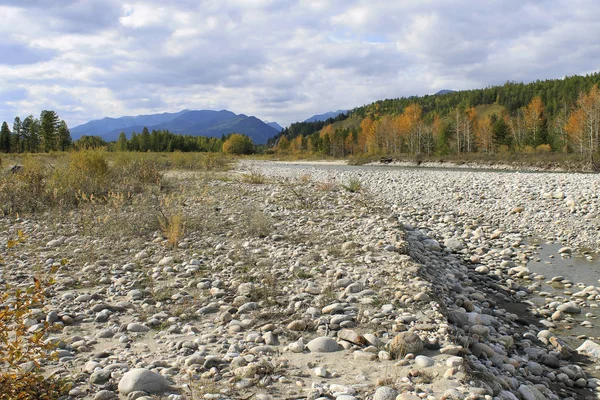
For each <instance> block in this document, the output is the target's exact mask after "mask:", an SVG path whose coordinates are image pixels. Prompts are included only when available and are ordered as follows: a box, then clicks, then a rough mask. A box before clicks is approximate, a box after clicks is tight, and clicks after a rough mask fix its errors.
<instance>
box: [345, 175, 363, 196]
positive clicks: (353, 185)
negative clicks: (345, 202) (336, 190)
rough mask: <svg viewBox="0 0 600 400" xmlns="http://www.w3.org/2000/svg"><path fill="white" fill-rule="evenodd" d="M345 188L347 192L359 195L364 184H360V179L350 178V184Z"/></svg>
mask: <svg viewBox="0 0 600 400" xmlns="http://www.w3.org/2000/svg"><path fill="white" fill-rule="evenodd" d="M343 186H344V188H345V189H346V190H347V191H349V192H351V193H358V192H360V191H361V190H362V183H361V182H360V179H358V178H354V177H353V178H350V179H349V180H348V184H347V185H343Z"/></svg>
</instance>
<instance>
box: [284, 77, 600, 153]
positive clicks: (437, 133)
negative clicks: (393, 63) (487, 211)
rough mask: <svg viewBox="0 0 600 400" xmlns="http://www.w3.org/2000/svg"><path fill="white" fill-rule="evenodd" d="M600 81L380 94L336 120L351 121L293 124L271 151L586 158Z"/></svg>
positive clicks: (598, 121) (599, 119)
mask: <svg viewBox="0 0 600 400" xmlns="http://www.w3.org/2000/svg"><path fill="white" fill-rule="evenodd" d="M599 83H600V75H599V74H592V75H588V76H585V77H570V78H565V79H563V80H550V81H543V82H542V81H538V82H534V83H531V84H528V85H525V84H522V83H521V84H516V83H507V84H505V85H504V86H498V87H490V88H486V89H478V90H470V91H462V92H453V93H449V94H444V95H434V96H422V97H411V98H402V99H394V100H381V101H378V102H375V103H372V104H370V105H367V106H363V107H359V108H356V109H354V110H352V111H350V112H348V114H347V115H345V116H344V117H343V118H340V121H341V120H343V119H344V118H345V119H348V118H350V120H351V121H353V123H346V122H344V123H336V122H335V121H333V122H331V121H330V122H328V123H321V124H316V123H301V125H298V126H295V124H292V126H291V127H290V129H288V130H287V132H285V131H284V132H282V134H281V135H280V136H279V137H278V138H277V143H276V145H275V151H276V152H279V153H293V154H298V153H304V152H307V153H321V154H324V155H331V156H335V157H345V156H349V155H357V154H372V155H374V154H382V155H384V154H385V155H390V156H391V155H399V154H412V155H420V154H427V155H447V154H459V153H472V152H481V153H498V152H500V153H502V152H536V151H537V152H540V151H543V152H549V151H555V152H577V153H580V154H582V155H589V156H591V155H593V154H594V153H597V152H598V151H599V143H600V137H599V136H600V91H599V89H598V84H599ZM311 124H312V125H311ZM311 129H312V131H311Z"/></svg>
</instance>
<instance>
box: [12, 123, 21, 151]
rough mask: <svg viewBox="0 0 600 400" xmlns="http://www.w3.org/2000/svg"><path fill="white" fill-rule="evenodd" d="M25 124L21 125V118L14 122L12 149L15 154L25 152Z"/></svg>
mask: <svg viewBox="0 0 600 400" xmlns="http://www.w3.org/2000/svg"><path fill="white" fill-rule="evenodd" d="M22 126H23V124H22V123H21V118H19V117H15V121H14V122H13V131H12V144H11V148H12V151H13V152H14V153H21V152H22V151H23V143H22V139H23V128H22Z"/></svg>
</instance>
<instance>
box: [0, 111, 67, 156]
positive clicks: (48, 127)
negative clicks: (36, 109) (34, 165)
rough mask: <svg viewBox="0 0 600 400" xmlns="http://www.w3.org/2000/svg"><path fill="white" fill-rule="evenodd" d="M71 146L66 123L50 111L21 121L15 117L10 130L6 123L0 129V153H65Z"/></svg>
mask: <svg viewBox="0 0 600 400" xmlns="http://www.w3.org/2000/svg"><path fill="white" fill-rule="evenodd" d="M71 145H72V139H71V133H70V132H69V128H68V126H67V123H66V122H65V121H64V120H61V119H60V118H59V116H58V114H57V113H56V112H55V111H52V110H44V111H42V112H41V114H40V117H39V118H36V117H34V116H33V115H29V116H28V117H26V118H24V119H23V120H21V118H20V117H15V119H14V122H13V126H12V130H11V129H10V127H9V126H8V123H7V122H6V121H4V122H3V123H2V126H1V127H0V152H4V153H37V152H48V151H65V150H67V149H69V148H70V147H71Z"/></svg>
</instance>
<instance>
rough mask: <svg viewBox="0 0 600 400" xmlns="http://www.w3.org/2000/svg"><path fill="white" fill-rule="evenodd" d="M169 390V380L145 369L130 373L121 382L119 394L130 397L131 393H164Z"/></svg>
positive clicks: (136, 369)
mask: <svg viewBox="0 0 600 400" xmlns="http://www.w3.org/2000/svg"><path fill="white" fill-rule="evenodd" d="M168 388H169V382H168V381H167V379H166V378H165V377H164V376H162V375H159V374H157V373H156V372H152V371H150V370H147V369H145V368H135V369H132V370H131V371H128V372H127V373H126V374H125V375H123V377H122V378H121V381H120V382H119V392H120V393H121V394H123V395H128V394H129V393H131V392H137V391H142V392H147V393H162V392H164V391H165V390H167V389H168Z"/></svg>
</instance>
